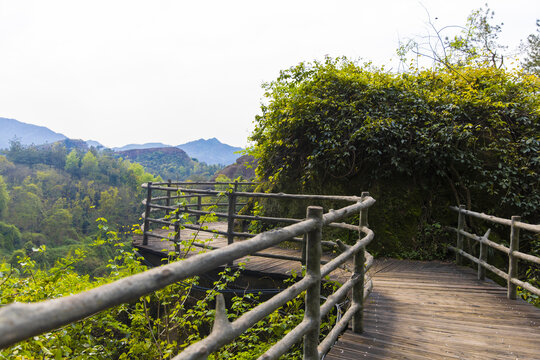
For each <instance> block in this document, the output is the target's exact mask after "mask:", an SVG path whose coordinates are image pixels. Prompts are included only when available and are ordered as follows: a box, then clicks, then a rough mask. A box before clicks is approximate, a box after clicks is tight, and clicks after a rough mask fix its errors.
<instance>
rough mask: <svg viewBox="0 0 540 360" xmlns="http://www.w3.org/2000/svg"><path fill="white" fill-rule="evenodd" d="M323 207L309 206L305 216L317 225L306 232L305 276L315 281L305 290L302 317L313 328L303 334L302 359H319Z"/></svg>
mask: <svg viewBox="0 0 540 360" xmlns="http://www.w3.org/2000/svg"><path fill="white" fill-rule="evenodd" d="M322 216H323V208H322V207H320V206H309V207H308V208H307V218H308V219H315V220H317V223H318V226H317V228H316V229H315V230H313V231H310V232H309V233H308V234H307V240H306V249H307V254H306V263H307V264H306V276H307V277H313V278H315V279H317V282H316V283H315V284H313V285H311V286H310V287H309V288H308V289H307V290H306V308H305V313H304V318H307V319H308V320H309V321H311V323H312V324H313V328H312V329H311V330H310V331H309V332H308V333H306V335H304V360H314V359H317V360H318V359H319V352H318V350H317V346H318V345H319V331H320V327H321V320H320V317H321V254H322V248H321V239H322Z"/></svg>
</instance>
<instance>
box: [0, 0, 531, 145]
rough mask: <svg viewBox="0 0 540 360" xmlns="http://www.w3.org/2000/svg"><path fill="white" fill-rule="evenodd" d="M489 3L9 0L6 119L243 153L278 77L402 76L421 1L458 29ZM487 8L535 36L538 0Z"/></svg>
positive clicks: (509, 31) (3, 71)
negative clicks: (323, 65)
mask: <svg viewBox="0 0 540 360" xmlns="http://www.w3.org/2000/svg"><path fill="white" fill-rule="evenodd" d="M485 2H486V1H485V0H481V1H475V0H468V1H462V0H453V1H448V0H446V1H435V0H423V1H422V2H419V1H416V0H394V1H391V0H379V1H377V2H376V1H361V0H356V1H349V0H333V1H315V0H309V1H304V0H302V1H295V0H287V1H284V0H271V1H270V0H267V1H256V0H246V1H234V0H229V1H211V0H207V1H189V2H188V1H179V0H177V1H172V0H169V1H166V0H152V1H149V0H148V1H138V0H137V1H135V0H126V1H124V0H122V1H120V0H106V1H103V0H92V1H79V0H63V1H60V0H47V1H43V0H35V1H27V0H0V117H8V118H14V119H17V120H19V121H23V122H27V123H31V124H36V125H43V126H47V127H49V128H50V129H52V130H54V131H57V132H61V133H63V134H64V135H66V136H68V137H71V138H81V139H84V140H88V139H92V140H97V141H99V142H101V143H102V144H104V145H106V146H110V147H113V146H121V145H125V144H127V143H145V142H163V143H166V144H171V145H178V144H181V143H185V142H187V141H191V140H195V139H198V138H201V137H202V138H210V137H217V138H218V139H220V140H221V141H222V142H225V143H228V144H231V145H235V146H245V145H246V144H247V136H248V135H249V133H250V131H251V130H252V129H253V119H254V117H255V115H256V114H258V113H259V112H260V110H259V105H260V102H261V99H262V90H261V86H260V85H261V84H262V83H263V82H268V81H272V80H274V79H275V78H276V77H277V76H278V74H279V71H280V70H281V69H286V68H289V67H291V66H293V65H296V64H298V63H299V62H301V61H312V60H314V59H323V58H324V56H325V55H330V56H332V57H336V56H343V55H345V56H347V57H349V58H352V59H355V58H358V57H361V58H363V59H364V60H371V61H373V62H374V63H375V64H377V65H382V64H385V65H386V66H387V68H388V67H391V68H392V67H393V68H394V69H396V68H397V66H398V61H397V59H396V58H395V49H396V48H397V46H398V39H399V38H401V39H403V38H407V37H412V36H414V35H422V34H425V29H426V21H427V15H426V12H425V9H424V8H423V6H425V7H426V8H427V9H428V10H429V12H430V14H431V16H432V18H435V17H437V18H438V19H437V20H436V21H437V24H438V25H441V26H443V25H448V24H457V25H462V24H464V23H465V20H466V17H467V15H468V14H469V13H470V12H471V10H473V9H477V8H479V7H483V6H484V4H485ZM422 4H423V6H422ZM489 6H490V7H491V8H492V9H493V10H494V11H495V15H496V21H498V22H504V26H503V36H502V39H501V41H502V42H504V43H506V44H507V45H509V46H510V47H511V48H516V47H517V46H518V45H519V41H520V40H521V39H525V38H526V37H527V35H529V34H530V33H533V32H535V30H536V28H535V20H536V18H540V1H538V0H534V1H529V0H514V1H507V0H497V1H493V0H492V1H489ZM157 126H161V127H162V129H161V130H160V129H158V128H157ZM0 131H1V129H0Z"/></svg>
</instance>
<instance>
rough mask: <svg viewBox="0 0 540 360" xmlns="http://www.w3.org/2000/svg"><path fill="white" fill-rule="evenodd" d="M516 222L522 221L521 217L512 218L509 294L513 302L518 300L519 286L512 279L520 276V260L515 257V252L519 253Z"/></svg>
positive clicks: (509, 254)
mask: <svg viewBox="0 0 540 360" xmlns="http://www.w3.org/2000/svg"><path fill="white" fill-rule="evenodd" d="M516 221H521V216H512V227H511V228H510V252H509V253H508V293H507V296H508V298H509V299H511V300H516V298H517V285H516V284H514V283H512V279H515V278H517V276H518V259H517V258H516V257H515V256H514V251H519V228H518V227H517V226H515V222H516Z"/></svg>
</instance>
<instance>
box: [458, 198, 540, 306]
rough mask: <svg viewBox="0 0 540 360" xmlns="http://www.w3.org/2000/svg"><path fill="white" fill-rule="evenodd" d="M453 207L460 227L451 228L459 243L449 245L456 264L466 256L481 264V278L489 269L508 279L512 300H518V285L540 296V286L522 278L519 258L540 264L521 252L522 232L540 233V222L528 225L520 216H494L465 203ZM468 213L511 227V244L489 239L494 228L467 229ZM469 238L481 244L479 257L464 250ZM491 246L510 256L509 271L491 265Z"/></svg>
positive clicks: (532, 256) (539, 260) (479, 272)
mask: <svg viewBox="0 0 540 360" xmlns="http://www.w3.org/2000/svg"><path fill="white" fill-rule="evenodd" d="M450 209H451V210H453V211H456V212H457V213H458V223H457V228H453V227H450V230H452V231H454V232H456V233H457V241H456V246H452V245H449V246H448V248H449V249H450V250H452V251H454V252H455V253H456V263H457V264H458V265H463V259H464V258H466V259H468V260H470V261H472V262H473V263H476V264H478V279H479V280H484V279H485V276H486V269H487V270H489V271H491V272H492V273H493V274H495V275H497V276H499V277H501V278H502V279H504V280H506V283H507V297H508V299H512V300H516V298H517V290H518V286H520V287H521V288H523V289H525V290H527V291H529V292H531V293H532V294H535V295H537V296H540V289H539V288H537V287H535V286H534V285H532V284H531V283H529V282H525V281H521V280H519V279H518V260H522V261H528V262H532V263H534V264H536V265H540V257H538V256H534V255H530V254H525V253H523V252H520V251H519V231H520V229H521V230H526V231H531V232H534V233H537V234H538V233H540V225H533V224H527V223H524V222H522V221H521V217H520V216H512V219H503V218H499V217H496V216H492V215H486V214H484V213H478V212H475V211H470V210H466V209H465V205H460V206H459V207H455V206H452V207H450ZM465 216H471V217H474V218H477V219H481V220H484V221H487V222H490V223H494V224H500V225H505V226H509V227H510V241H509V243H510V247H507V246H504V245H501V244H498V243H496V242H494V241H491V240H489V234H490V232H491V229H488V230H487V232H486V233H485V234H484V235H482V236H479V235H476V234H471V233H469V232H467V231H465V230H464V228H465ZM464 238H468V239H471V240H475V241H477V242H478V243H479V244H480V251H479V255H478V257H475V256H473V255H472V254H469V253H467V252H466V251H464V246H463V239H464ZM487 246H489V247H490V248H492V249H496V250H498V251H501V252H503V253H505V254H506V255H508V272H507V273H505V272H504V271H502V270H500V269H499V268H497V267H495V266H493V265H491V264H489V263H488V262H487V248H486V247H487Z"/></svg>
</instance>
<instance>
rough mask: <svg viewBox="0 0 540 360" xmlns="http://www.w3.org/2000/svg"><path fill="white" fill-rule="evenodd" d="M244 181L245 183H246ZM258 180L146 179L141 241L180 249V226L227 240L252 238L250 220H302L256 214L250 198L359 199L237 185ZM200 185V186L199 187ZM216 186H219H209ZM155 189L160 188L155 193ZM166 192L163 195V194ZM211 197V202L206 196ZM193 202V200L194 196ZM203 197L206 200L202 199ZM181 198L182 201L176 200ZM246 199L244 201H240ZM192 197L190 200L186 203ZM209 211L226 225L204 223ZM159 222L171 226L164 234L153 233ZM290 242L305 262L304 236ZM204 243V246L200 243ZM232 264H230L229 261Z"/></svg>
mask: <svg viewBox="0 0 540 360" xmlns="http://www.w3.org/2000/svg"><path fill="white" fill-rule="evenodd" d="M246 185H247V186H246ZM253 185H258V184H257V183H254V182H250V183H244V182H237V181H235V182H194V183H191V182H172V181H167V182H160V183H152V182H149V183H145V184H143V185H142V186H143V188H146V189H147V197H146V199H145V200H143V205H144V206H145V212H144V213H143V214H142V218H143V220H144V221H143V225H142V230H143V231H142V236H143V245H148V239H149V238H160V239H165V240H169V241H172V242H173V243H174V244H175V249H176V251H180V250H181V247H182V246H183V244H185V243H184V242H183V239H182V238H181V232H180V230H181V229H189V230H193V231H196V232H206V233H212V234H216V235H221V236H225V237H227V244H228V245H230V244H232V243H234V241H235V240H234V239H235V238H242V239H246V238H252V237H253V236H255V235H254V234H251V233H250V232H248V231H246V230H247V225H248V223H249V222H253V221H255V222H260V223H266V224H294V223H298V222H301V221H303V220H302V219H296V218H286V217H276V216H261V215H259V214H249V213H245V211H244V210H246V209H249V207H247V208H246V205H248V204H249V200H250V199H274V200H276V201H280V200H285V201H291V200H292V201H327V202H328V201H332V202H353V203H355V202H358V201H361V199H362V197H361V196H340V195H311V194H285V193H256V192H246V191H238V190H239V189H245V188H246V187H247V188H249V187H250V186H251V187H252V186H253ZM201 187H202V188H201ZM215 187H218V188H219V189H220V190H216V189H212V188H215ZM156 192H160V194H157V196H156ZM163 193H165V195H162V194H163ZM212 197H213V198H214V199H215V201H214V202H212V201H211V200H210V202H209V200H208V198H212ZM194 198H195V199H196V203H193V199H194ZM203 198H206V199H207V200H206V202H203ZM178 200H181V201H178ZM239 200H246V201H239ZM186 201H191V203H186ZM156 212H161V213H162V214H163V216H161V217H160V216H153V215H152V214H155V213H156ZM185 215H186V216H190V217H191V219H193V217H194V218H195V221H194V223H193V222H189V221H188V222H186V221H184V220H183V219H184V218H185ZM208 215H211V216H213V217H217V218H218V219H222V221H225V222H226V223H227V229H226V231H224V230H223V229H221V230H220V229H213V228H212V226H203V225H202V224H201V223H200V219H201V218H203V217H205V216H208ZM238 221H240V223H241V224H242V226H241V227H242V230H241V231H238V230H237V229H235V226H237V225H238V224H237V222H238ZM153 224H155V225H159V228H158V229H160V230H161V229H163V226H168V227H169V229H170V230H171V231H170V233H169V234H168V235H167V236H164V234H163V231H158V232H157V233H154V232H153V230H152V225H153ZM328 226H330V227H334V228H340V229H344V230H349V231H354V232H358V231H359V228H358V227H357V226H355V225H352V224H345V223H332V224H329V225H328ZM290 241H292V242H300V243H302V245H303V247H304V253H303V254H302V257H301V258H300V259H301V262H302V263H305V246H306V245H305V239H296V240H295V239H290ZM199 245H203V246H199ZM188 246H189V247H192V246H195V247H202V248H206V249H214V247H208V246H206V245H205V244H198V243H197V241H190V242H189V243H188ZM323 246H330V247H335V246H336V243H335V242H330V241H323ZM254 256H261V257H272V258H277V259H284V260H288V259H289V257H287V256H285V257H286V258H285V257H283V256H280V255H269V254H261V253H257V254H255V255H254ZM229 265H232V264H229Z"/></svg>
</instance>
